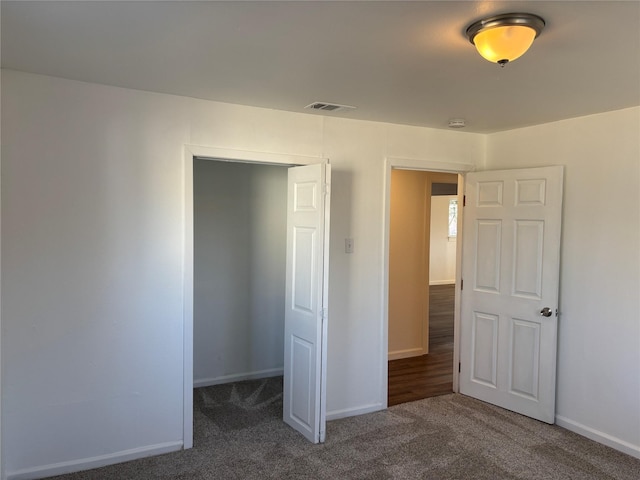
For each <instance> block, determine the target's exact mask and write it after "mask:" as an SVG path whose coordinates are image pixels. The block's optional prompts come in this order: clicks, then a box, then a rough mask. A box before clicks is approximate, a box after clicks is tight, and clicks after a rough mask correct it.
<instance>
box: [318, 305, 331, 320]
mask: <svg viewBox="0 0 640 480" xmlns="http://www.w3.org/2000/svg"><path fill="white" fill-rule="evenodd" d="M328 315H329V313H328V312H327V309H326V308H321V309H320V317H322V319H323V320H326V319H327V316H328Z"/></svg>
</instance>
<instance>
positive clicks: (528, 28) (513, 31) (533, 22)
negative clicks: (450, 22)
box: [467, 13, 545, 65]
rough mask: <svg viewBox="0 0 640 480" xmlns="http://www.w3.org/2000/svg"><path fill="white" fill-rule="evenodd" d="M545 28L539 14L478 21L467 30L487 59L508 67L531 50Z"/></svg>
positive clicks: (498, 16) (509, 14)
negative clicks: (507, 64)
mask: <svg viewBox="0 0 640 480" xmlns="http://www.w3.org/2000/svg"><path fill="white" fill-rule="evenodd" d="M544 25H545V22H544V20H543V19H542V18H540V17H538V16H537V15H532V14H529V13H508V14H503V15H497V16H495V17H490V18H487V19H484V20H480V21H477V22H475V23H474V24H473V25H471V26H470V27H469V28H467V37H468V38H469V41H470V42H471V43H473V44H474V45H475V46H476V49H477V50H478V53H479V54H480V55H482V56H483V57H484V58H486V59H487V60H489V61H490V62H493V63H499V64H500V65H505V64H506V63H508V62H512V61H513V60H515V59H516V58H519V57H521V56H522V55H523V54H524V53H525V52H526V51H527V50H528V49H529V47H531V44H532V43H533V41H534V40H535V38H536V37H537V36H538V35H539V34H540V32H541V31H542V29H543V28H544Z"/></svg>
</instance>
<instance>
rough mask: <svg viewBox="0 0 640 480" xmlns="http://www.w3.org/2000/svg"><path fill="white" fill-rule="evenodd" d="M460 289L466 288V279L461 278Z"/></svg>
mask: <svg viewBox="0 0 640 480" xmlns="http://www.w3.org/2000/svg"><path fill="white" fill-rule="evenodd" d="M460 290H464V279H462V278H461V279H460Z"/></svg>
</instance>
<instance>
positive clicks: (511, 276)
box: [460, 167, 563, 423]
mask: <svg viewBox="0 0 640 480" xmlns="http://www.w3.org/2000/svg"><path fill="white" fill-rule="evenodd" d="M562 186H563V167H544V168H533V169H522V170H505V171H487V172H479V173H470V174H467V177H466V189H465V195H466V206H465V207H464V230H463V232H464V240H463V266H462V280H463V282H464V283H463V290H462V307H461V308H462V309H461V320H460V334H461V337H460V363H461V371H460V392H461V393H463V394H465V395H469V396H472V397H475V398H478V399H480V400H484V401H487V402H490V403H493V404H495V405H498V406H501V407H503V408H507V409H509V410H513V411H516V412H519V413H522V414H524V415H527V416H529V417H533V418H536V419H538V420H542V421H544V422H547V423H554V421H555V386H556V342H557V328H558V317H557V308H558V283H559V260H560V229H561V211H562Z"/></svg>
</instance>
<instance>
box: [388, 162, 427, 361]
mask: <svg viewBox="0 0 640 480" xmlns="http://www.w3.org/2000/svg"><path fill="white" fill-rule="evenodd" d="M430 190H431V183H430V181H429V172H419V171H413V170H392V171H391V200H390V207H389V208H390V218H389V307H388V309H389V337H388V338H389V340H388V343H389V360H397V359H400V358H408V357H415V356H418V355H424V354H426V353H428V352H429V310H428V306H429V285H428V283H429V274H428V272H429V258H428V256H429V243H428V241H429V240H428V238H429V226H430V221H429V214H430V211H431V209H430V207H429V205H430V201H431V195H430Z"/></svg>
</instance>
